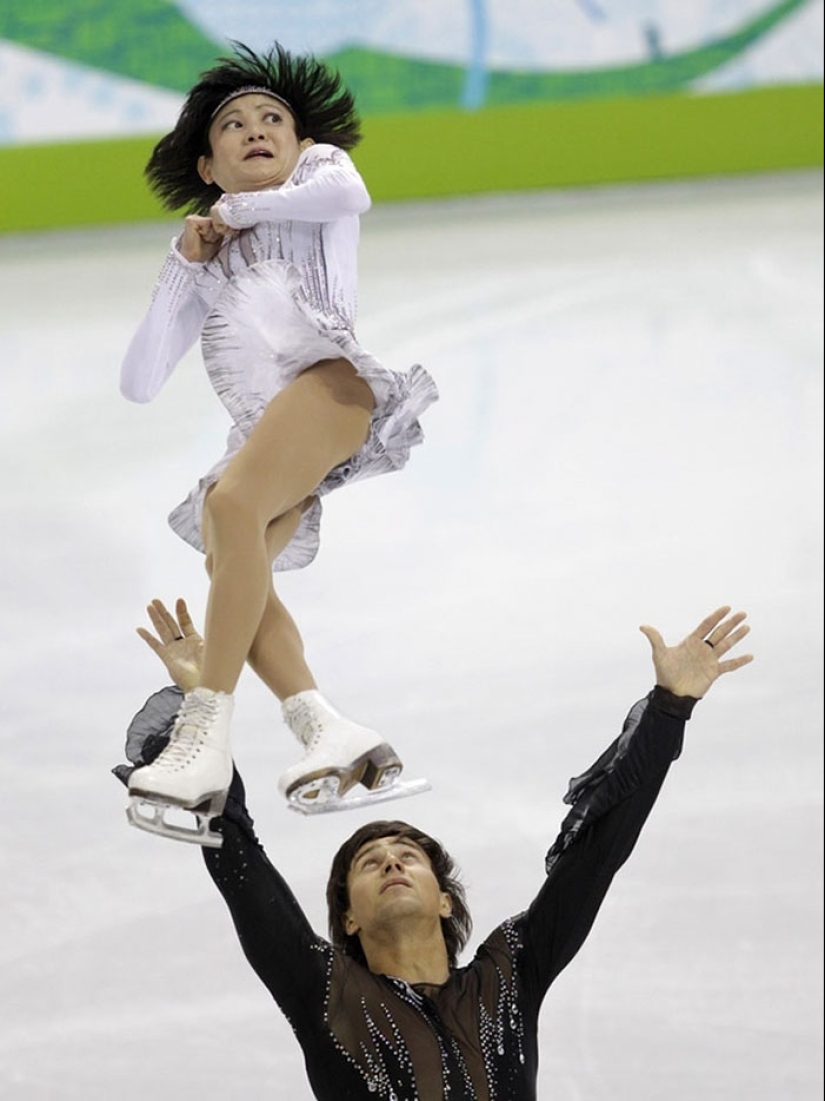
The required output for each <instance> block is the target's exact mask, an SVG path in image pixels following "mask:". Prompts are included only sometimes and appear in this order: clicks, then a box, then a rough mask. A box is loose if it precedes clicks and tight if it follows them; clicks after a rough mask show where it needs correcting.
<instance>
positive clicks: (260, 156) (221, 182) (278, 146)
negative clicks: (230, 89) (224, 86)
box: [198, 92, 313, 194]
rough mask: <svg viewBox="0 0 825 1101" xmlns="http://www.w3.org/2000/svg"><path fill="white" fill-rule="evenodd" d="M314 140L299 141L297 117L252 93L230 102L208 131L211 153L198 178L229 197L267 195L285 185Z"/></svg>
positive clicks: (202, 160) (200, 164)
mask: <svg viewBox="0 0 825 1101" xmlns="http://www.w3.org/2000/svg"><path fill="white" fill-rule="evenodd" d="M312 144H313V143H312V139H311V138H305V139H304V140H303V141H298V137H297V135H296V133H295V119H294V118H293V116H292V114H291V112H290V111H289V110H288V109H287V108H286V107H285V106H284V105H283V104H282V103H280V102H279V101H278V100H277V99H273V98H272V97H271V96H267V95H262V94H261V93H259V92H251V93H250V94H249V95H244V96H238V98H237V99H233V100H230V102H229V103H227V104H226V106H225V107H224V108H222V109H221V110H220V111H219V112H218V114H217V115H216V116H215V118H214V119H213V120H212V123H211V124H210V127H209V148H210V149H211V150H212V153H211V155H210V156H208V157H200V158H199V160H198V174H199V175H200V177H201V179H202V180H203V181H204V182H205V183H208V184H213V183H214V184H217V185H218V187H219V188H220V189H221V191H223V192H225V193H227V192H228V193H230V194H233V193H236V192H238V191H263V190H264V189H265V188H268V187H278V186H280V184H282V183H285V182H286V181H287V180H288V179H289V177H290V176H291V175H292V173H293V172H294V171H295V166H296V165H297V163H298V158H299V157H300V155H301V152H302V151H303V150H304V149H306V148H307V147H308V146H310V145H312Z"/></svg>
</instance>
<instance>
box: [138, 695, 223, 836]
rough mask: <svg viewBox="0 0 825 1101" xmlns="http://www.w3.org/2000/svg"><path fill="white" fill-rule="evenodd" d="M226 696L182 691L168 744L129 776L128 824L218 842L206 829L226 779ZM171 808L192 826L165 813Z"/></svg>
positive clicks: (215, 813)
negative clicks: (188, 815) (187, 814)
mask: <svg viewBox="0 0 825 1101" xmlns="http://www.w3.org/2000/svg"><path fill="white" fill-rule="evenodd" d="M232 706H233V700H232V696H230V695H227V694H226V693H225V692H212V691H211V690H210V689H209V688H195V689H193V690H192V691H191V692H187V693H186V695H185V696H184V697H183V703H182V704H181V708H180V711H179V712H178V716H177V718H176V719H175V725H174V728H173V730H172V733H171V734H170V736H169V744H168V745H167V746H166V748H165V749H164V750H163V751H162V752H161V753H160V754H159V755H158V756H157V757H156V758H155V760H154V761H152V763H151V764H149V765H145V766H144V767H143V768H138V769H135V771H134V772H133V773H132V775H131V776H130V777H129V794H130V796H131V798H130V800H129V807H128V809H127V811H126V815H127V817H128V819H129V821H130V822H131V823H132V825H133V826H137V827H138V829H142V830H148V831H149V833H158V834H160V835H161V836H163V837H171V838H173V839H174V840H176V841H191V842H194V843H195V844H197V845H206V846H208V847H210V848H220V845H221V842H222V840H223V839H222V837H221V835H220V834H219V833H214V832H212V831H210V829H209V824H210V822H211V820H212V819H213V818H216V817H218V816H219V815H220V814H222V813H223V808H224V805H225V803H226V794H227V792H228V790H229V785H230V783H231V782H232V753H231V750H230V747H229V720H230V718H231V717H232ZM172 810H183V811H188V812H190V813H191V814H192V815H194V818H195V827H194V828H192V827H191V826H184V825H179V824H177V823H176V822H173V821H171V820H169V819H168V818H167V817H166V814H167V812H169V811H172Z"/></svg>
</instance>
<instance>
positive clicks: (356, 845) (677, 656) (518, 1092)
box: [118, 601, 752, 1101]
mask: <svg viewBox="0 0 825 1101" xmlns="http://www.w3.org/2000/svg"><path fill="white" fill-rule="evenodd" d="M176 613H177V614H176V616H173V615H171V614H170V612H169V611H167V609H166V608H165V607H164V606H163V605H162V604H161V603H160V602H159V601H155V602H154V603H153V605H151V606H150V608H149V614H150V617H151V619H152V622H153V625H154V627H155V630H156V632H157V635H156V636H155V635H152V634H150V632H148V631H146V630H143V629H141V631H140V633H141V635H142V637H143V638H144V639H145V640H146V641H147V642H148V643H149V645H150V646H151V647H152V649H153V650H155V652H156V653H157V654H158V656H159V657H160V658H161V660H162V661H163V662H164V664H165V665H166V667H167V669H168V670H169V672H170V673H171V675H172V678H173V679H174V680H175V681H176V683H177V684H178V689H173V688H168V689H164V690H163V692H161V693H158V694H156V695H155V696H153V697H152V699H151V700H150V701H149V703H148V704H147V705H146V706H145V707H144V709H143V710H142V711H141V712H140V713H139V715H138V716H136V718H135V720H134V721H133V723H132V726H131V727H130V734H129V738H130V741H129V743H128V744H127V752H128V754H129V757H130V759H131V760H132V761H133V763H134V764H137V765H139V764H141V763H142V762H143V761H145V760H146V759H148V758H149V757H151V755H152V753H156V752H159V750H160V748H161V747H162V745H163V739H164V736H165V732H167V731H168V729H170V728H171V726H172V723H173V721H174V716H175V713H176V710H177V708H178V706H179V705H180V700H181V694H182V691H185V690H186V687H187V683H188V682H189V679H190V678H193V677H194V678H195V679H196V678H197V675H198V663H199V653H200V636H199V635H198V633H197V632H196V630H195V628H194V627H193V625H192V622H191V619H190V617H189V615H188V612H187V610H186V605H185V604H184V603H183V602H182V601H179V602H178V605H177V608H176ZM729 613H730V608H727V607H723V608H719V609H717V610H716V611H715V612H713V613H711V614H710V615H709V616H707V617H706V618H705V619H704V620H703V621H702V622H701V623H700V624H699V626H698V627H697V628H696V629H695V630H694V631H692V632H691V633H690V634H689V635H688V636H687V637H686V638H685V639H684V640H683V641H682V642H681V643H679V644H678V645H676V646H667V645H665V643H664V640H663V639H662V637H661V635H660V634H659V633H658V631H656V630H655V629H654V628H653V627H642V628H641V630H642V632H643V633H644V634H645V635H646V637H647V638H648V640H649V642H650V644H651V648H652V653H653V664H654V669H655V675H656V683H655V687H654V688H653V689H652V690H651V692H650V693H649V694H648V695H647V697H646V698H645V699H643V700H641V701H639V702H638V703H636V704H635V705H634V706H633V707H632V708H631V710H630V713H629V715H628V716H627V718H626V720H625V723H624V726H623V729H622V732H621V734H620V736H619V737H618V738H617V739H616V740H615V741H614V742H613V744H612V745H611V746H610V747H609V748H608V749H607V750H606V751H605V752H604V753H603V754H602V756H601V757H600V758H599V759H598V761H597V762H596V763H595V764H594V765H593V766H592V767H591V768H590V769H588V771H587V772H585V773H584V774H582V775H581V776H579V777H578V778H576V779H574V780H573V781H571V785H570V790H569V792H568V794H567V796H566V797H565V802H566V803H568V804H571V810H570V812H569V814H568V815H567V817H566V818H565V820H564V822H563V823H562V827H561V832H560V833H559V835H558V837H557V838H556V840H555V841H554V842H553V844H552V846H551V848H550V850H549V852H548V854H547V859H546V877H545V879H544V882H543V883H542V885H541V887H540V889H539V891H538V894H537V895H536V897H535V899H534V900H533V901H532V903H531V904H530V906H529V907H528V909H527V910H525V911H524V912H523V913H520V914H518V915H517V916H515V917H512V918H510V919H508V920H506V921H505V922H504V923H503V924H502V925H500V926H499V927H498V928H497V929H495V930H494V931H493V932H492V933H491V935H490V936H489V937H488V938H487V939H486V940H485V941H484V943H483V944H482V945H481V947H480V948H479V949H478V951H477V953H476V955H475V957H474V958H473V960H472V961H471V962H470V963H469V964H468V965H466V966H459V961H458V957H459V953H460V951H461V949H462V948H463V947H464V945H465V944H466V941H467V938H468V936H469V931H470V917H469V913H468V910H467V907H466V902H465V898H464V892H463V889H462V887H461V885H460V883H459V882H458V881H457V879H456V878H455V875H454V866H453V863H452V860H451V859H450V857H449V855H448V854H447V853H446V852H445V850H444V849H443V848H442V846H441V845H440V844H439V842H437V841H435V840H434V839H433V838H431V837H428V836H427V835H426V834H425V833H423V832H421V831H420V830H418V829H416V828H415V827H413V826H409V825H407V824H406V823H404V822H399V821H394V822H374V823H371V824H370V825H368V826H364V827H362V828H361V829H359V830H358V831H357V832H356V833H355V834H353V836H352V837H350V838H349V839H348V840H347V841H346V842H345V843H344V845H343V846H342V847H341V849H340V850H339V851H338V853H337V854H336V856H335V858H334V860H333V865H332V872H331V875H330V878H329V882H328V886H327V900H328V904H329V926H330V929H329V931H330V939H329V940H326V939H324V938H322V937H320V936H318V935H317V934H316V933H315V932H314V931H313V930H312V928H311V927H310V925H309V923H308V922H307V919H306V917H305V916H304V914H303V912H302V910H301V908H300V906H299V904H298V902H297V901H296V899H295V897H294V896H293V894H292V893H291V891H290V889H289V887H288V886H287V884H286V883H285V882H284V880H283V879H282V877H281V876H280V874H279V873H278V871H277V870H276V869H275V868H274V867H273V865H272V864H271V863H270V862H269V860H268V858H267V856H266V854H265V852H264V850H263V848H262V847H261V845H260V844H259V842H258V841H257V839H256V837H255V834H254V832H253V829H252V820H251V818H250V817H249V814H248V812H247V810H246V806H245V801H244V788H243V783H242V781H241V779H240V776H239V775H238V773H237V771H235V773H234V776H233V782H232V788H231V791H230V797H229V800H228V802H227V805H226V808H225V811H224V815H223V818H222V819H221V820H219V823H218V825H219V828H220V834H221V836H220V837H217V838H216V842H217V844H218V845H219V846H220V847H210V848H204V849H203V853H204V859H205V861H206V865H207V868H208V870H209V873H210V875H211V876H212V878H213V880H214V882H215V884H216V885H217V887H218V889H219V890H220V892H221V894H222V895H223V897H224V899H225V901H226V903H227V905H228V907H229V910H230V913H231V915H232V918H233V920H234V923H235V927H236V929H237V932H238V937H239V939H240V942H241V946H242V948H243V950H244V952H245V954H246V957H247V959H248V960H249V962H250V964H251V965H252V967H253V968H254V969H255V971H256V972H257V974H258V976H259V977H260V978H261V980H262V981H263V982H264V984H265V985H266V986H267V988H268V989H269V990H270V992H271V993H272V996H273V998H274V999H275V1000H276V1002H277V1003H278V1005H279V1006H280V1008H281V1010H282V1011H283V1012H284V1014H285V1015H286V1016H287V1018H288V1019H289V1021H290V1023H291V1025H292V1027H293V1029H294V1031H295V1034H296V1037H297V1039H298V1042H299V1043H300V1045H301V1047H302V1049H303V1053H304V1058H305V1061H306V1068H307V1075H308V1078H309V1082H310V1085H311V1088H312V1090H313V1093H314V1095H315V1097H316V1098H317V1099H318V1101H373V1099H375V1101H534V1099H535V1097H536V1076H537V1070H538V1015H539V1009H540V1006H541V1002H542V1000H543V998H544V995H545V994H546V992H547V990H548V988H549V986H550V984H551V983H552V982H553V980H554V979H555V977H556V976H557V975H558V974H559V972H560V971H561V970H562V969H563V968H564V967H565V966H566V965H567V964H568V963H569V962H570V960H571V959H572V958H573V956H574V955H575V954H576V952H577V951H578V949H579V948H580V947H581V945H582V943H583V942H584V940H585V937H586V936H587V934H588V932H589V931H590V928H591V926H592V924H593V921H594V919H595V917H596V914H597V912H598V910H599V907H600V905H601V903H602V900H603V899H604V897H605V894H606V893H607V890H608V887H609V886H610V883H611V881H612V879H613V876H614V875H615V873H616V871H617V870H618V869H619V868H620V867H621V865H622V864H623V863H624V862H625V860H626V859H627V858H628V856H629V855H630V853H631V851H632V849H633V846H634V844H635V842H636V839H637V838H638V836H639V833H640V831H641V829H642V826H643V825H644V822H645V820H646V819H647V816H648V814H649V813H650V810H651V808H652V807H653V804H654V802H655V801H656V798H657V796H658V793H659V790H660V788H661V786H662V783H663V781H664V779H665V776H666V774H667V772H668V769H669V767H670V764H671V762H672V761H673V760H674V759H675V758H676V757H678V756H679V754H680V752H681V749H682V741H683V736H684V727H685V722H686V721H687V719H688V718H689V717H690V714H691V712H692V711H693V708H694V706H695V704H696V702H697V700H699V699H701V698H702V697H703V696H704V695H706V693H707V691H708V689H709V688H710V687H711V685H712V684H713V683H714V681H715V680H716V679H717V678H718V677H719V676H721V675H723V674H725V673H730V672H733V671H735V670H737V669H740V668H742V666H744V665H746V664H747V663H748V662H750V661H751V660H752V657H751V655H750V654H745V655H742V656H739V657H734V658H729V657H727V654H728V653H729V651H730V650H731V649H732V648H733V647H734V646H736V644H737V643H738V642H740V641H741V640H742V639H743V638H744V637H745V635H746V634H747V632H748V630H749V628H748V627H747V626H745V625H744V624H743V620H744V619H745V614H744V613H742V612H739V613H736V614H735V615H729ZM153 742H154V744H152V743H153ZM118 771H119V773H120V775H121V778H125V777H126V776H128V771H129V770H128V768H125V767H122V768H121V769H120V770H118Z"/></svg>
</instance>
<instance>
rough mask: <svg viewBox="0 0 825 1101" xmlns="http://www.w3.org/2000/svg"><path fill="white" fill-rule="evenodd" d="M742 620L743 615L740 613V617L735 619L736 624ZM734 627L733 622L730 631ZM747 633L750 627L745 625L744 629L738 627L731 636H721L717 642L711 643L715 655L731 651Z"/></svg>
mask: <svg viewBox="0 0 825 1101" xmlns="http://www.w3.org/2000/svg"><path fill="white" fill-rule="evenodd" d="M744 618H745V613H744V612H742V613H740V615H739V616H738V617H736V623H741V622H742V620H743V619H744ZM735 625H736V624H735V623H734V622H731V628H730V629H733V627H734V626H735ZM749 632H750V627H749V626H747V625H745V626H744V627H740V628H739V630H738V631H734V633H733V634H732V635H727V637H725V636H724V635H723V636H722V638H721V639H720V640H719V641H718V642H714V643H713V648H714V650H715V651H716V653H717V655H719V654H726V653H727V652H728V650H732V649H733V647H734V646H735V645H736V644H737V642H741V641H742V639H743V638H744V637H745V635H747V634H748V633H749Z"/></svg>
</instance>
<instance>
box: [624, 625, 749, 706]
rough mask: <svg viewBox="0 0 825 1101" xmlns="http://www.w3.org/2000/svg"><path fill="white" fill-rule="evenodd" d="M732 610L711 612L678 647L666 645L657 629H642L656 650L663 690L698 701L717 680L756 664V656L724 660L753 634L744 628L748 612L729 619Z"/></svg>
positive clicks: (656, 660)
mask: <svg viewBox="0 0 825 1101" xmlns="http://www.w3.org/2000/svg"><path fill="white" fill-rule="evenodd" d="M729 611H730V608H729V607H727V606H725V607H723V608H717V609H716V611H715V612H711V614H710V615H709V616H707V617H706V618H705V619H703V620H702V622H701V623H700V624H699V626H698V627H697V628H696V630H695V631H692V632H691V634H689V635H688V636H687V638H685V639H683V640H682V641H681V642H680V643H679V645H678V646H666V645H665V642H664V639H663V638H662V636H661V635H660V634H659V632H658V631H657V630H656V628H655V627H648V626H644V627H640V628H639V630H640V631H641V632H642V634H643V635H644V636H645V637H646V638H647V640H648V642H649V643H650V645H651V648H652V650H653V666H654V668H655V670H656V683H657V684H658V685H659V686H660V687H662V688H667V689H668V691H670V692H672V693H673V694H674V695H675V696H692V697H693V698H694V699H697V700H698V699H701V698H702V696H704V695H705V693H706V692H707V690H708V689H709V688H710V686H711V685H712V684H713V682H714V681H715V680H716V679H717V677H721V676H722V675H723V674H725V673H733V672H734V671H735V670H736V669H741V668H742V666H743V665H748V664H749V663H750V662H752V661H753V654H743V655H742V656H741V657H737V658H731V659H730V660H728V661H722V660H721V659H722V658H723V657H724V655H725V654H727V653H728V651H729V650H731V649H732V648H733V647H734V646H735V645H736V644H737V642H740V641H741V640H742V639H743V638H744V637H745V635H746V634H747V633H748V631H750V627H747V626H745V627H742V626H740V624H741V623H742V621H743V620H744V619H745V617H746V613H745V612H736V614H735V615H732V616H731V617H730V618H729V619H725V616H726V615H727V614H728V612H729Z"/></svg>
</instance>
